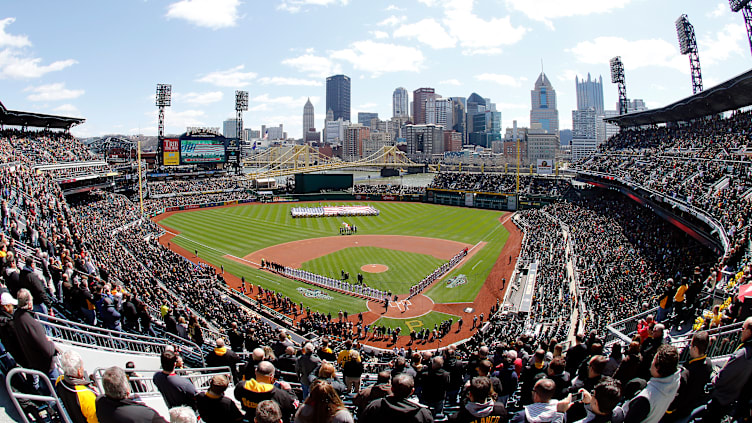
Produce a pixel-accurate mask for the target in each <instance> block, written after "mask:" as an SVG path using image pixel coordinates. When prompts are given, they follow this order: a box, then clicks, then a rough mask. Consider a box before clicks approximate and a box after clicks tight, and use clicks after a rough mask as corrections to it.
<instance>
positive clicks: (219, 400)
mask: <svg viewBox="0 0 752 423" xmlns="http://www.w3.org/2000/svg"><path fill="white" fill-rule="evenodd" d="M229 385H230V380H229V379H228V378H227V376H225V375H214V376H212V379H211V382H210V383H209V390H207V391H206V392H201V393H199V394H198V395H197V396H196V407H197V408H198V414H199V416H201V421H204V422H206V423H225V422H227V423H234V422H240V421H242V420H243V413H241V412H240V410H238V407H237V406H236V405H235V402H233V401H232V400H231V399H230V398H228V397H226V396H225V391H226V390H227V387H228V386H229Z"/></svg>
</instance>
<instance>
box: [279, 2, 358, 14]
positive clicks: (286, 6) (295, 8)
mask: <svg viewBox="0 0 752 423" xmlns="http://www.w3.org/2000/svg"><path fill="white" fill-rule="evenodd" d="M348 3H350V0H283V1H282V3H280V4H279V5H278V6H277V10H283V11H285V12H290V13H298V12H300V11H301V10H302V8H303V6H329V5H333V4H341V5H342V6H347V4H348Z"/></svg>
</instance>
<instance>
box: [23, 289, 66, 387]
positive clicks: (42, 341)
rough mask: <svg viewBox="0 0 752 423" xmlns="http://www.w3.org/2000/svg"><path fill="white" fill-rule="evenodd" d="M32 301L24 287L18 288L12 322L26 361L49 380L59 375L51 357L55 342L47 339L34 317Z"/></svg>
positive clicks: (55, 351)
mask: <svg viewBox="0 0 752 423" xmlns="http://www.w3.org/2000/svg"><path fill="white" fill-rule="evenodd" d="M33 307H34V301H33V299H32V296H31V292H29V290H28V289H26V288H21V289H19V290H18V308H17V309H16V311H15V313H14V314H13V324H14V326H15V329H16V337H17V339H18V342H19V344H20V347H21V350H22V351H23V352H24V353H25V356H26V358H25V359H26V363H27V364H28V366H29V367H30V368H32V369H34V370H38V371H40V372H42V373H44V374H46V375H47V376H48V377H49V378H50V380H51V381H54V380H56V379H57V378H58V376H60V372H58V370H57V367H56V366H55V362H54V360H53V358H54V357H55V355H56V354H57V350H56V349H55V344H53V343H52V341H50V340H49V339H47V333H46V332H45V330H44V327H43V326H42V324H41V323H39V322H38V321H37V319H35V318H34V315H33V314H32V311H31V310H32V308H33Z"/></svg>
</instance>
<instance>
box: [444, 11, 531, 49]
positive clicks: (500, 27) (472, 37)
mask: <svg viewBox="0 0 752 423" xmlns="http://www.w3.org/2000/svg"><path fill="white" fill-rule="evenodd" d="M473 3H474V2H473V0H448V2H447V3H446V4H445V6H444V19H443V20H442V22H443V23H444V26H445V27H446V28H448V30H449V34H450V35H451V36H453V37H454V38H456V39H457V40H458V41H459V44H460V46H461V47H463V48H465V49H469V50H471V51H472V52H473V53H474V54H484V51H486V52H487V53H485V54H498V53H499V52H500V51H499V47H500V46H503V45H512V44H516V43H518V42H519V41H520V40H522V37H523V36H524V35H525V33H526V32H527V31H528V29H527V28H525V27H523V26H517V27H515V26H514V25H512V21H511V19H510V17H509V16H505V17H503V18H491V19H489V20H483V19H482V18H480V17H479V16H477V15H475V14H474V13H473Z"/></svg>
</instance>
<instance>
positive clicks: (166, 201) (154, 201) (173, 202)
mask: <svg viewBox="0 0 752 423" xmlns="http://www.w3.org/2000/svg"><path fill="white" fill-rule="evenodd" d="M255 198H256V196H254V195H253V194H251V193H249V192H246V191H232V192H219V193H213V194H194V195H181V196H179V197H165V198H145V199H144V212H145V213H146V214H148V215H155V214H158V213H160V212H161V211H163V210H164V209H166V208H169V207H181V206H190V205H199V204H207V203H221V202H224V201H235V200H253V199H255Z"/></svg>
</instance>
